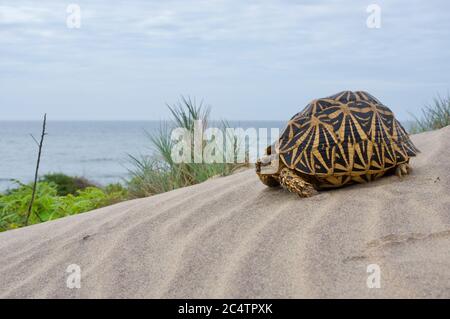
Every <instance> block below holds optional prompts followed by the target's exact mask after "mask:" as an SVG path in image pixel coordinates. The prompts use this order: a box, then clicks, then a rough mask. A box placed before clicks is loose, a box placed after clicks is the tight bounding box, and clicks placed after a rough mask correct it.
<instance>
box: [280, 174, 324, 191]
mask: <svg viewBox="0 0 450 319" xmlns="http://www.w3.org/2000/svg"><path fill="white" fill-rule="evenodd" d="M280 184H281V186H283V188H285V189H287V190H288V191H290V192H291V193H296V194H297V195H298V196H300V197H310V196H313V195H315V194H317V191H316V189H315V188H314V186H313V185H312V184H311V183H308V182H307V181H305V180H304V179H302V178H301V177H300V176H298V175H297V174H296V173H295V172H293V171H292V170H290V169H288V168H286V167H285V168H283V169H282V170H281V172H280Z"/></svg>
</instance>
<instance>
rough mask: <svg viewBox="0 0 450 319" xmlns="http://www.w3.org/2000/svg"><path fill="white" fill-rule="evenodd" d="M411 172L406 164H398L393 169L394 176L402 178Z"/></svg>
mask: <svg viewBox="0 0 450 319" xmlns="http://www.w3.org/2000/svg"><path fill="white" fill-rule="evenodd" d="M410 172H411V166H409V164H408V163H402V164H398V165H397V167H396V168H395V175H397V176H398V177H403V176H405V175H408V174H409V173H410Z"/></svg>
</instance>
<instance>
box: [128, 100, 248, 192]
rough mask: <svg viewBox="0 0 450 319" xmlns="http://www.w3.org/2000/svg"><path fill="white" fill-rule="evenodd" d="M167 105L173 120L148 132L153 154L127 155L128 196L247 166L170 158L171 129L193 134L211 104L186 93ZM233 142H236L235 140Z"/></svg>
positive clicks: (221, 174) (204, 127)
mask: <svg viewBox="0 0 450 319" xmlns="http://www.w3.org/2000/svg"><path fill="white" fill-rule="evenodd" d="M167 107H168V108H169V110H170V112H171V114H172V121H171V122H169V123H165V124H163V125H162V126H161V127H160V129H159V131H158V132H157V133H156V134H154V135H151V134H148V133H147V134H148V137H149V140H150V143H151V144H152V150H153V153H154V154H153V155H152V156H139V157H137V156H133V155H129V158H130V164H131V168H130V169H129V173H130V176H131V178H130V179H129V181H128V191H129V194H130V196H131V197H135V198H139V197H147V196H151V195H155V194H160V193H164V192H167V191H170V190H173V189H176V188H180V187H185V186H190V185H194V184H197V183H201V182H203V181H206V180H207V179H209V178H211V177H215V176H225V175H229V174H232V173H233V172H234V171H236V170H237V169H239V168H241V167H244V166H248V164H247V163H193V161H192V163H175V162H174V161H173V159H172V147H173V142H172V140H171V130H172V129H173V128H175V127H181V128H184V129H187V130H188V131H189V132H190V133H191V134H192V135H193V133H194V123H195V121H201V122H202V124H203V125H202V127H203V130H206V129H207V128H208V122H209V115H210V107H209V106H206V105H205V104H203V102H200V103H199V104H197V103H196V101H195V99H191V98H189V97H188V98H185V97H181V101H180V102H178V103H176V104H175V105H167ZM222 126H223V127H222V132H225V129H226V128H227V127H229V126H228V125H227V124H226V123H225V122H223V123H222ZM205 145H206V144H204V145H203V148H204V147H205ZM235 145H238V143H237V141H236V142H235ZM236 147H237V146H236ZM235 151H236V148H235ZM192 156H193V155H192Z"/></svg>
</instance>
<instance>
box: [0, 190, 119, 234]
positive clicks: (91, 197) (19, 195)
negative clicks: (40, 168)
mask: <svg viewBox="0 0 450 319" xmlns="http://www.w3.org/2000/svg"><path fill="white" fill-rule="evenodd" d="M58 192H60V189H59V188H58V185H57V184H56V183H54V182H39V183H38V184H37V188H36V199H35V202H34V205H33V210H32V214H31V216H30V220H29V224H36V223H40V222H45V221H49V220H53V219H57V218H60V217H64V216H69V215H74V214H79V213H83V212H87V211H90V210H93V209H96V208H100V207H104V206H108V205H112V204H115V203H118V202H120V201H123V200H125V199H127V198H128V194H127V191H126V189H124V188H123V187H122V186H120V185H109V186H108V187H106V188H104V189H102V188H97V187H85V188H83V189H78V190H76V191H75V194H67V195H62V196H61V195H59V194H58ZM31 193H32V186H31V185H25V184H20V183H19V187H18V188H16V189H13V190H9V191H8V192H6V193H5V194H0V231H5V230H8V229H14V228H18V227H23V226H26V217H27V216H26V215H27V208H28V205H29V203H30V200H31Z"/></svg>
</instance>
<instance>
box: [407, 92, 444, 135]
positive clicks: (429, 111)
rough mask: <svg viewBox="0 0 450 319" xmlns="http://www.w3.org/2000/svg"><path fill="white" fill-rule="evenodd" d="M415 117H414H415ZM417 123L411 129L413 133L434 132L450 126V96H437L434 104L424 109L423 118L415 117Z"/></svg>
mask: <svg viewBox="0 0 450 319" xmlns="http://www.w3.org/2000/svg"><path fill="white" fill-rule="evenodd" d="M413 116H414V115H413ZM414 119H415V123H414V124H413V126H412V128H411V130H410V131H411V133H413V134H414V133H420V132H425V131H432V130H437V129H440V128H443V127H445V126H447V125H450V96H449V95H447V96H446V97H444V98H443V97H441V96H439V95H438V96H437V97H435V98H434V99H433V103H432V104H430V105H426V106H425V107H424V108H423V109H422V116H421V117H420V118H419V117H417V116H414Z"/></svg>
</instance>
